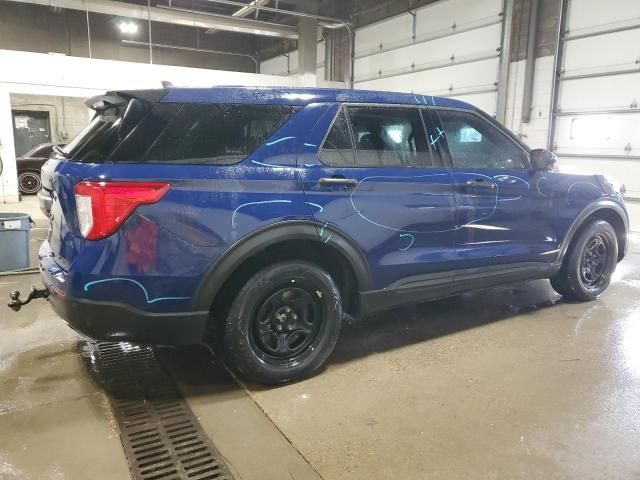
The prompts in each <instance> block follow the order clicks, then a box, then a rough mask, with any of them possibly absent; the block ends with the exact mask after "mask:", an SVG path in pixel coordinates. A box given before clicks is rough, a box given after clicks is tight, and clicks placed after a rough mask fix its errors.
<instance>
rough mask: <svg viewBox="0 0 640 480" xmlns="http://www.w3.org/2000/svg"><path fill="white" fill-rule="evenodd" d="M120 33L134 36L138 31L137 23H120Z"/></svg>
mask: <svg viewBox="0 0 640 480" xmlns="http://www.w3.org/2000/svg"><path fill="white" fill-rule="evenodd" d="M118 28H119V29H120V33H123V34H128V35H132V34H134V33H136V32H137V31H138V24H137V23H135V22H128V21H122V22H120V23H118Z"/></svg>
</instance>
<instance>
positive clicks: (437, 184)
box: [299, 105, 456, 289]
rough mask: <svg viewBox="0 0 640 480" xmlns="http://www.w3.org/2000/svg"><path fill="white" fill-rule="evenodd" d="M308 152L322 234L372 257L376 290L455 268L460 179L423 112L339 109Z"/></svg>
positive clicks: (311, 139)
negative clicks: (434, 142) (346, 240)
mask: <svg viewBox="0 0 640 480" xmlns="http://www.w3.org/2000/svg"><path fill="white" fill-rule="evenodd" d="M328 130H329V132H328V134H327V133H326V132H327V131H328ZM325 135H326V139H325ZM305 148H306V150H305V151H304V152H303V153H302V155H301V156H300V159H299V165H300V166H303V169H302V171H303V183H304V189H305V195H306V200H307V203H308V204H309V206H310V208H311V209H312V211H313V213H314V216H315V218H316V220H317V221H318V223H319V225H320V227H319V235H320V237H321V238H322V239H323V241H325V242H326V243H329V242H331V232H332V229H336V230H338V231H340V232H342V233H344V234H346V235H347V236H348V237H350V238H351V239H352V240H353V241H354V242H355V243H356V244H357V245H358V246H359V247H360V249H361V250H362V252H363V253H364V254H365V256H366V257H367V260H368V262H369V265H370V267H371V272H372V283H373V285H372V287H373V288H374V289H380V288H384V287H387V286H389V285H390V284H392V283H393V282H395V281H398V280H400V279H403V278H405V277H410V276H417V275H423V274H428V273H433V272H439V271H443V270H447V269H448V268H449V266H450V265H449V264H450V262H452V261H453V260H454V251H453V241H454V230H455V225H454V222H455V218H454V217H455V210H456V209H455V198H454V195H453V185H452V179H451V175H450V174H449V172H448V170H447V169H446V168H444V165H443V164H442V160H441V157H440V156H439V155H438V154H437V153H436V152H433V151H432V150H431V148H430V146H429V142H428V141H427V135H426V132H425V124H424V122H423V118H422V115H421V113H420V109H419V108H417V107H409V106H407V107H397V106H383V105H367V106H355V105H352V106H348V107H341V106H339V105H335V106H332V108H330V109H329V110H328V111H327V113H326V114H325V115H324V117H323V118H321V119H320V121H319V123H318V125H317V126H316V128H315V129H314V130H313V131H312V132H310V133H309V135H308V137H307V139H306V141H305Z"/></svg>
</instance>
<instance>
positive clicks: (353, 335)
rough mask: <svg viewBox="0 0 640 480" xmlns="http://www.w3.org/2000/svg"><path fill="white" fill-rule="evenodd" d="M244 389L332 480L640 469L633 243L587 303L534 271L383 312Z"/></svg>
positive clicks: (639, 271)
mask: <svg viewBox="0 0 640 480" xmlns="http://www.w3.org/2000/svg"><path fill="white" fill-rule="evenodd" d="M249 388H250V391H251V394H252V396H253V398H254V399H255V400H256V402H257V403H258V404H259V405H260V406H261V408H263V409H264V411H265V412H266V413H267V414H268V415H269V416H270V417H271V418H272V419H273V421H274V422H275V423H276V424H277V425H278V427H279V428H280V429H281V430H282V432H283V433H284V434H285V435H286V436H287V438H289V440H290V441H291V442H292V444H293V445H294V446H296V448H298V449H299V450H300V452H301V453H302V454H303V455H304V456H305V457H306V458H307V459H308V460H309V461H310V463H311V464H312V465H313V466H314V468H316V470H317V471H318V472H319V473H320V475H322V477H323V478H326V479H339V478H340V479H343V478H349V479H370V478H402V479H424V478H429V479H449V480H451V479H469V478H480V479H499V478H505V479H513V478H527V479H545V480H547V479H550V478H563V479H574V478H575V479H591V478H593V479H603V478H612V479H614V478H615V479H631V478H640V455H639V454H638V452H640V241H639V239H638V238H637V237H635V238H634V240H633V245H632V251H631V253H630V255H629V256H628V258H627V259H626V260H625V261H624V263H622V264H620V265H619V266H618V270H617V272H616V276H615V280H614V282H613V284H612V285H611V287H610V289H609V290H608V291H607V292H606V294H605V295H603V297H602V298H601V299H599V300H597V301H595V302H592V303H584V304H570V303H566V302H564V301H563V300H562V299H561V297H560V296H559V295H557V294H556V293H555V292H554V291H553V290H552V289H551V288H550V286H549V283H548V282H547V281H542V280H541V281H534V282H524V283H519V284H514V285H511V286H508V287H502V288H495V289H491V290H486V291H479V292H474V293H469V294H464V295H460V296H457V297H453V298H449V299H445V300H441V301H436V302H432V303H430V304H425V305H422V306H419V307H412V308H404V309H399V310H395V311H392V312H386V313H384V314H381V315H378V316H376V317H374V318H370V319H366V320H363V321H358V322H352V323H351V324H349V325H347V326H345V328H344V330H343V333H342V337H341V340H340V341H339V344H338V346H337V348H336V351H335V353H334V355H333V356H332V358H331V359H330V362H329V365H328V367H327V369H326V371H325V372H323V373H322V374H320V375H317V376H315V377H314V378H311V379H308V380H306V381H303V382H299V383H296V384H293V385H288V386H284V387H280V388H275V389H264V388H261V387H258V386H249Z"/></svg>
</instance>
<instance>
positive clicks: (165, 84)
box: [160, 80, 174, 88]
mask: <svg viewBox="0 0 640 480" xmlns="http://www.w3.org/2000/svg"><path fill="white" fill-rule="evenodd" d="M160 83H162V87H163V88H173V87H174V85H173V83H171V82H169V81H167V80H162V81H161V82H160Z"/></svg>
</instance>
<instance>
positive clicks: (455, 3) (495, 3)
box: [416, 0, 502, 36]
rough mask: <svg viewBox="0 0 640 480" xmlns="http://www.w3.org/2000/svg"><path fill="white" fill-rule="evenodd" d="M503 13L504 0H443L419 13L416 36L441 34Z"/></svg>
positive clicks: (422, 9)
mask: <svg viewBox="0 0 640 480" xmlns="http://www.w3.org/2000/svg"><path fill="white" fill-rule="evenodd" d="M501 11H502V0H471V1H470V0H443V1H440V2H437V3H434V4H432V5H429V6H427V7H425V8H421V9H419V10H418V11H417V28H416V36H422V35H428V34H430V33H434V32H440V31H442V30H443V29H444V28H445V27H446V29H449V30H450V29H451V26H452V25H453V24H454V23H455V24H456V26H457V27H462V26H464V25H465V24H469V23H473V22H476V21H478V20H481V19H486V18H488V17H494V16H497V15H498V14H499V13H500V12H501Z"/></svg>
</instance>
